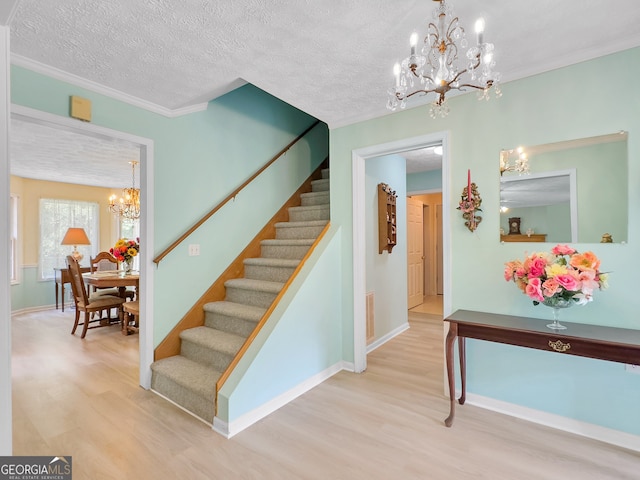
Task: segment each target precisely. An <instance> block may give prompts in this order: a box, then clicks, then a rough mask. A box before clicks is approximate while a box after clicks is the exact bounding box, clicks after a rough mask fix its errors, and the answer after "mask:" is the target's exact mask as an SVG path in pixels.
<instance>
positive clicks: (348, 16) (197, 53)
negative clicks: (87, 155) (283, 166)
mask: <svg viewBox="0 0 640 480" xmlns="http://www.w3.org/2000/svg"><path fill="white" fill-rule="evenodd" d="M17 1H18V6H17V8H16V10H15V15H14V17H13V20H12V22H11V54H12V62H13V63H15V64H18V65H24V66H27V67H28V68H34V69H38V70H39V71H44V72H45V73H47V72H48V71H51V72H57V73H58V74H59V76H60V75H62V76H63V77H65V76H67V77H68V81H72V82H73V81H74V79H75V80H76V81H77V80H82V81H86V82H91V84H92V85H94V86H97V87H101V88H102V89H103V90H102V91H104V92H106V93H107V94H113V95H114V96H116V97H117V98H121V99H125V101H131V102H133V103H136V104H143V105H147V106H148V107H149V108H151V109H153V108H156V111H157V110H160V111H162V112H166V113H167V114H169V115H171V114H172V113H173V114H178V113H180V112H181V111H188V110H189V108H196V107H198V106H200V107H201V106H202V105H203V104H206V102H208V101H209V100H211V99H213V98H215V97H217V96H219V95H221V94H223V93H226V92H228V91H230V90H232V89H234V88H237V87H238V86H240V85H242V84H243V83H244V82H251V83H253V84H254V85H256V86H257V87H259V88H261V89H263V90H265V91H267V92H269V93H270V94H272V95H274V96H276V97H278V98H280V99H282V100H284V101H286V102H288V103H290V104H291V105H294V106H295V107H297V108H299V109H301V110H303V111H305V112H307V113H309V114H310V115H313V116H314V117H316V118H318V119H320V120H322V121H324V122H326V123H327V124H328V125H329V127H330V128H336V127H339V126H342V125H347V124H350V123H353V122H356V121H360V120H364V119H368V118H374V117H378V116H381V115H385V114H387V113H389V112H388V111H387V110H386V108H385V105H386V95H387V94H386V92H387V89H388V87H389V86H390V85H391V81H392V74H391V70H392V65H393V64H394V63H395V62H396V61H398V60H400V59H402V58H403V57H405V56H406V55H407V53H408V38H409V34H410V33H411V31H414V30H416V31H418V32H420V33H421V34H422V35H424V33H425V32H426V23H427V21H429V20H430V19H431V12H432V11H433V9H434V8H435V6H436V3H435V2H433V1H429V0H394V1H393V2H390V1H388V0H349V1H348V2H346V1H344V0H322V1H311V0H295V1H294V0H269V1H267V0H234V1H231V0H110V1H108V2H105V1H103V0H56V1H48V2H43V1H39V0H17ZM449 3H450V4H451V5H452V6H453V7H454V9H455V13H456V14H457V15H458V16H459V17H460V21H461V23H462V25H463V27H465V28H466V30H467V32H472V31H473V23H474V21H475V19H476V18H477V17H479V16H484V17H485V19H486V33H485V39H486V41H488V42H493V43H494V44H495V46H496V61H497V65H496V70H498V71H499V72H501V73H502V80H503V82H507V81H510V80H515V79H518V78H522V77H525V76H528V75H533V74H537V73H541V72H544V71H547V70H550V69H554V68H558V67H561V66H565V65H568V64H572V63H576V62H579V61H583V60H588V59H591V58H595V57H598V56H601V55H605V54H609V53H613V52H616V51H619V50H623V49H626V48H631V47H635V46H639V45H640V28H638V24H640V2H638V1H637V0H610V1H608V2H603V1H602V0H598V1H596V0H562V1H557V0H538V1H536V2H531V1H529V0H510V1H504V0H484V1H478V0H451V1H450V2H449ZM471 35H473V34H471ZM603 75H604V73H603ZM65 78H66V77H65ZM430 100H431V98H430V97H427V98H417V99H412V101H411V102H409V106H412V105H416V104H419V103H426V102H427V101H430ZM498 101H499V100H498ZM453 114H455V112H452V115H453ZM428 121H430V118H429V116H428V113H427V111H426V109H425V122H428ZM109 148H110V147H109ZM125 155H128V153H126V154H125ZM124 161H125V162H126V161H128V160H126V159H125V160H124ZM90 162H91V161H90V160H87V163H90Z"/></svg>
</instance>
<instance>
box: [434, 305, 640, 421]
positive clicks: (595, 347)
mask: <svg viewBox="0 0 640 480" xmlns="http://www.w3.org/2000/svg"><path fill="white" fill-rule="evenodd" d="M576 308H579V307H576ZM548 310H549V313H551V309H548ZM444 320H445V322H449V325H450V327H449V333H448V334H447V339H446V341H445V352H446V360H447V376H448V377H449V400H450V410H449V416H448V417H447V418H446V420H445V421H444V423H445V425H446V426H447V427H450V426H451V425H452V424H453V418H454V416H455V408H456V407H455V373H454V369H453V342H454V341H455V339H456V337H457V338H458V353H459V355H460V375H461V382H462V393H461V395H460V399H459V400H458V402H459V403H460V405H464V402H465V395H466V356H465V338H475V339H478V340H487V341H489V342H498V343H505V344H508V345H516V346H520V347H528V348H535V349H538V350H547V351H549V352H557V353H562V354H565V355H578V356H581V357H588V358H596V359H599V360H608V361H611V362H620V363H628V364H632V365H640V330H632V329H626V328H614V327H603V326H598V325H585V324H581V323H568V322H562V324H563V325H565V326H566V327H567V329H566V330H561V331H554V330H551V329H550V328H548V327H547V326H546V325H547V322H548V320H544V319H539V318H528V317H515V316H511V315H498V314H495V313H483V312H473V311H469V310H457V311H456V312H454V313H453V314H452V315H451V316H449V317H447V318H445V319H444Z"/></svg>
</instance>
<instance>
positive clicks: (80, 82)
mask: <svg viewBox="0 0 640 480" xmlns="http://www.w3.org/2000/svg"><path fill="white" fill-rule="evenodd" d="M11 63H12V64H13V65H16V66H18V67H22V68H26V69H27V70H31V71H32V72H35V73H39V74H42V75H46V76H47V77H51V78H54V79H56V80H60V81H61V82H66V83H70V84H71V85H75V86H76V87H80V88H85V89H87V90H91V91H92V92H95V93H99V94H101V95H104V96H106V97H109V98H113V99H114V100H119V101H121V102H124V103H128V104H129V105H133V106H134V107H138V108H142V109H144V110H147V111H149V112H152V113H157V114H158V115H162V116H164V117H168V118H175V117H181V116H183V115H188V114H190V113H195V112H201V111H203V110H206V109H207V106H208V105H209V104H208V103H199V104H196V105H190V106H187V107H183V108H176V109H174V110H172V109H170V108H166V107H163V106H161V105H157V104H155V103H152V102H148V101H146V100H142V99H141V98H138V97H134V96H133V95H128V94H126V93H124V92H121V91H119V90H115V89H113V88H110V87H107V86H105V85H101V84H100V83H97V82H94V81H91V80H87V79H86V78H82V77H79V76H77V75H74V74H73V73H69V72H65V71H64V70H60V69H58V68H55V67H52V66H49V65H45V64H44V63H40V62H37V61H35V60H32V59H30V58H26V57H23V56H21V55H16V54H14V53H12V54H11Z"/></svg>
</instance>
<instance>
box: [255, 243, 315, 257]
mask: <svg viewBox="0 0 640 480" xmlns="http://www.w3.org/2000/svg"><path fill="white" fill-rule="evenodd" d="M307 251H309V246H308V245H301V246H298V245H295V246H290V245H262V247H261V248H260V255H261V256H262V257H264V258H290V259H294V260H302V259H303V258H304V256H305V255H306V254H307Z"/></svg>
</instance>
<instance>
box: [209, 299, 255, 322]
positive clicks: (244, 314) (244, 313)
mask: <svg viewBox="0 0 640 480" xmlns="http://www.w3.org/2000/svg"><path fill="white" fill-rule="evenodd" d="M203 309H204V310H205V311H206V312H211V313H220V314H222V315H227V316H230V317H239V318H244V319H247V320H253V321H255V322H258V321H259V320H260V319H261V318H262V317H263V315H264V314H265V312H266V311H267V309H266V308H261V307H254V306H252V305H244V304H242V303H235V302H227V301H224V300H223V301H220V302H210V303H207V304H205V305H204V307H203Z"/></svg>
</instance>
